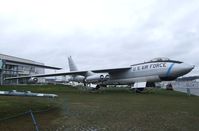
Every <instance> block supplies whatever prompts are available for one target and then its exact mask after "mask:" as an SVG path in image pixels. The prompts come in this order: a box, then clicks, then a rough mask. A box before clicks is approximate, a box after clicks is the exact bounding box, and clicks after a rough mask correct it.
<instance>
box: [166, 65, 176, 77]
mask: <svg viewBox="0 0 199 131" xmlns="http://www.w3.org/2000/svg"><path fill="white" fill-rule="evenodd" d="M173 66H174V63H173V64H171V65H170V67H169V69H168V70H167V73H166V76H167V77H168V76H169V75H170V74H171V70H172V68H173Z"/></svg>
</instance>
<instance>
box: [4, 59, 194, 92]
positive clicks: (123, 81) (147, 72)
mask: <svg viewBox="0 0 199 131" xmlns="http://www.w3.org/2000/svg"><path fill="white" fill-rule="evenodd" d="M68 62H69V68H70V72H63V73H53V74H38V75H31V76H20V77H10V78H6V80H12V79H23V78H26V79H30V80H33V81H34V82H37V78H38V77H50V76H66V75H69V76H71V77H70V79H69V80H70V81H75V82H81V83H84V85H85V86H86V85H87V84H95V85H96V87H94V89H99V88H100V87H102V86H107V85H130V86H131V87H132V88H138V89H140V90H143V89H144V87H147V86H152V85H154V82H160V81H172V80H175V79H176V78H178V77H180V76H183V75H185V74H187V73H189V72H190V71H191V70H192V69H193V68H194V66H193V65H188V64H185V63H183V62H181V61H176V60H170V59H168V58H155V59H152V60H150V61H148V62H143V63H139V64H134V65H131V66H129V67H123V68H113V69H100V70H88V71H79V70H78V69H77V67H76V65H75V63H74V61H73V60H72V58H71V57H69V58H68ZM139 87H141V88H139Z"/></svg>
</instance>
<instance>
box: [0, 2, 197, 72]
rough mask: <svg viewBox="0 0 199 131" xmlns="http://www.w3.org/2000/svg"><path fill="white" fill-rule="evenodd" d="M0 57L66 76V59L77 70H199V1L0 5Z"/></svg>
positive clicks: (10, 3)
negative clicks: (148, 65)
mask: <svg viewBox="0 0 199 131" xmlns="http://www.w3.org/2000/svg"><path fill="white" fill-rule="evenodd" d="M0 53H3V54H8V55H13V56H17V57H22V58H27V59H31V60H34V61H39V62H43V63H45V64H46V65H52V66H58V67H62V68H64V69H65V70H67V69H68V65H67V57H68V56H70V55H71V56H72V57H73V59H74V60H75V61H76V63H77V64H78V67H79V68H80V69H99V68H110V67H121V66H128V65H131V64H134V63H138V62H143V61H147V60H150V59H152V58H154V57H160V56H163V57H169V58H171V59H176V60H181V61H184V62H186V63H190V64H195V65H199V59H198V58H199V57H198V55H199V1H198V0H0ZM195 73H197V72H196V71H195Z"/></svg>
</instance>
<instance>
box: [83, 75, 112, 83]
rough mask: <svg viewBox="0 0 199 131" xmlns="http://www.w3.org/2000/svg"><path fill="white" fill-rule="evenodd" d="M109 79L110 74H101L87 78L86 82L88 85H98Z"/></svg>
mask: <svg viewBox="0 0 199 131" xmlns="http://www.w3.org/2000/svg"><path fill="white" fill-rule="evenodd" d="M107 79H109V75H108V74H101V73H100V74H95V75H91V76H87V77H86V79H85V82H87V83H98V82H103V81H106V80H107Z"/></svg>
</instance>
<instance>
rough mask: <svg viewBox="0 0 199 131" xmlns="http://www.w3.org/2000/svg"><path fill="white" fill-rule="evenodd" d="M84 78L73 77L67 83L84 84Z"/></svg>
mask: <svg viewBox="0 0 199 131" xmlns="http://www.w3.org/2000/svg"><path fill="white" fill-rule="evenodd" d="M84 79H85V77H84V76H74V77H71V78H69V79H68V80H69V81H75V82H84Z"/></svg>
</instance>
